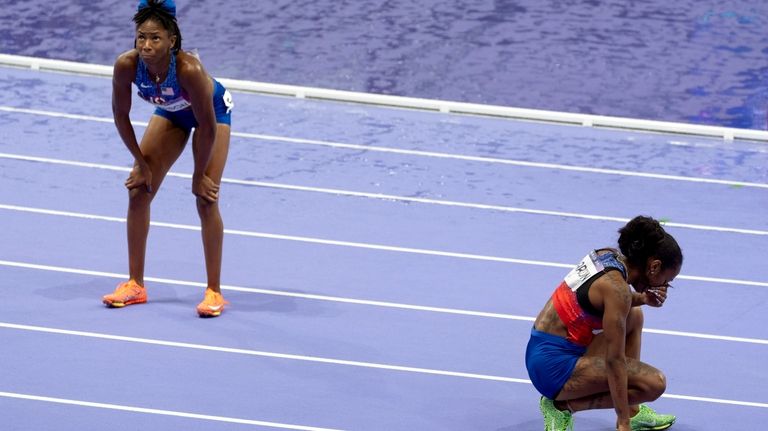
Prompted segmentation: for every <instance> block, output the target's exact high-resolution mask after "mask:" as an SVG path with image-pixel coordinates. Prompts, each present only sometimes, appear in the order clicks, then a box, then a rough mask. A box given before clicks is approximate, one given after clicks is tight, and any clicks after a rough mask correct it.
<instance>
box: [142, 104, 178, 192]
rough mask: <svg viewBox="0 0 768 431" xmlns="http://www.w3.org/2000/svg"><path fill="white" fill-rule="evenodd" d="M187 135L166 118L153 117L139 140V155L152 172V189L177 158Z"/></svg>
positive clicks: (156, 187)
mask: <svg viewBox="0 0 768 431" xmlns="http://www.w3.org/2000/svg"><path fill="white" fill-rule="evenodd" d="M188 137H189V133H188V132H187V131H185V130H184V129H181V128H179V127H177V126H175V125H174V124H173V123H171V121H170V120H168V119H167V118H164V117H161V116H159V115H153V116H152V117H151V118H150V119H149V125H148V126H147V130H146V131H145V132H144V136H142V138H141V144H139V146H140V147H141V153H142V154H144V160H146V161H147V163H148V164H149V169H151V170H152V187H153V188H154V189H155V190H157V189H158V188H159V187H160V184H161V183H162V182H163V178H165V175H166V174H167V173H168V170H170V169H171V166H173V164H174V162H176V160H177V159H178V158H179V156H180V155H181V152H182V151H184V146H185V144H186V142H187V138H188Z"/></svg>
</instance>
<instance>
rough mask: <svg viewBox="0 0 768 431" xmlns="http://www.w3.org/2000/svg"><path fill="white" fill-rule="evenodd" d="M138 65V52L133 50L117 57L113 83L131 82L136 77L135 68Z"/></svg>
mask: <svg viewBox="0 0 768 431" xmlns="http://www.w3.org/2000/svg"><path fill="white" fill-rule="evenodd" d="M138 64H139V52H138V51H136V50H135V49H131V50H128V51H125V52H124V53H122V54H120V55H118V56H117V59H116V60H115V67H114V72H113V77H114V78H113V79H114V80H115V82H126V83H128V82H132V81H133V79H134V77H135V76H136V66H137V65H138Z"/></svg>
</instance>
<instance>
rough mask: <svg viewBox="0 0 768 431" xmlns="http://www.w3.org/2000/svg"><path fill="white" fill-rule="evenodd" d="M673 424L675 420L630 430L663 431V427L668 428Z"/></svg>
mask: <svg viewBox="0 0 768 431" xmlns="http://www.w3.org/2000/svg"><path fill="white" fill-rule="evenodd" d="M674 424H675V422H674V421H672V422H670V423H668V424H664V425H660V426H657V427H651V428H637V429H633V430H632V431H663V430H665V429H669V427H671V426H672V425H674Z"/></svg>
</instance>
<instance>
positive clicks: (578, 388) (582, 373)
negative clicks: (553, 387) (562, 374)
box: [557, 353, 656, 400]
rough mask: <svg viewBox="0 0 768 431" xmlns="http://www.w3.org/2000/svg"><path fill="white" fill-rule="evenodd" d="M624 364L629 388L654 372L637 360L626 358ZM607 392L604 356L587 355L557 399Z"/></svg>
mask: <svg viewBox="0 0 768 431" xmlns="http://www.w3.org/2000/svg"><path fill="white" fill-rule="evenodd" d="M626 363H627V383H628V386H629V387H636V386H638V385H639V383H640V382H641V380H642V379H643V378H644V376H647V375H649V374H651V373H653V372H654V371H656V369H655V368H653V367H651V366H650V365H648V364H646V363H644V362H640V361H639V360H637V359H633V358H626ZM609 391H610V387H609V386H608V366H607V364H606V361H605V356H603V355H598V356H592V355H589V353H587V354H585V355H584V356H582V357H581V358H579V360H578V362H576V367H575V368H574V369H573V373H572V374H571V377H570V378H569V379H568V381H567V382H565V385H564V386H563V389H562V390H560V393H559V394H558V396H557V399H559V400H572V399H576V398H581V397H587V396H590V395H595V394H600V393H605V392H609Z"/></svg>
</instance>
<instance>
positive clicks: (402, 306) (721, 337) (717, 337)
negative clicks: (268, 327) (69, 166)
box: [0, 260, 768, 345]
mask: <svg viewBox="0 0 768 431" xmlns="http://www.w3.org/2000/svg"><path fill="white" fill-rule="evenodd" d="M0 266H7V267H14V268H24V269H34V270H40V271H52V272H61V273H67V274H77V275H88V276H94V277H108V278H115V279H119V280H125V279H126V278H128V275H127V274H118V273H114V272H104V271H93V270H86V269H78V268H68V267H61V266H51V265H40V264H33V263H26V262H14V261H8V260H0ZM144 279H145V280H146V281H150V282H152V283H160V284H169V285H177V286H192V287H203V288H204V287H206V284H205V283H202V282H196V281H186V280H176V279H170V278H158V277H144ZM221 288H222V289H223V290H227V291H234V292H243V293H254V294H261V295H273V296H285V297H292V298H301V299H310V300H317V301H329V302H339V303H346V304H356V305H366V306H372V307H383V308H396V309H402V310H412V311H426V312H431V313H443V314H456V315H463V316H473V317H483V318H490V319H505V320H516V321H522V322H528V323H530V322H533V321H535V320H536V318H535V317H533V316H521V315H514V314H505V313H490V312H485V311H474V310H462V309H456V308H446V307H431V306H425V305H414V304H404V303H399V302H387V301H374V300H367V299H356V298H346V297H341V296H330V295H316V294H309V293H297V292H287V291H282V290H272V289H259V288H253V287H242V286H231V285H222V286H221ZM643 332H648V333H652V334H660V335H669V336H674V337H689V338H700V339H706V340H716V341H731V342H737V343H748V344H763V345H768V340H766V339H760V338H746V337H732V336H728V335H713V334H704V333H698V332H684V331H670V330H664V329H651V328H643Z"/></svg>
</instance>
